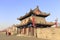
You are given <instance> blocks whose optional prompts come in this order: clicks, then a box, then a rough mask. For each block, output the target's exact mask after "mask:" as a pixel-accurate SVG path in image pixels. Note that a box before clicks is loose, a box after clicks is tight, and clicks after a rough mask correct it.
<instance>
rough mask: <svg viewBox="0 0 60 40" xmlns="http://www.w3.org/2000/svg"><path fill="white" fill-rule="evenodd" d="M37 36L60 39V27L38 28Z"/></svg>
mask: <svg viewBox="0 0 60 40" xmlns="http://www.w3.org/2000/svg"><path fill="white" fill-rule="evenodd" d="M37 38H43V39H52V40H60V28H37Z"/></svg>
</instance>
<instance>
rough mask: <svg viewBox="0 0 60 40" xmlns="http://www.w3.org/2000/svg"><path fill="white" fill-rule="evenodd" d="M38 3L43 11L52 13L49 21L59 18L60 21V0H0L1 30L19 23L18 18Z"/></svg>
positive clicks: (48, 18)
mask: <svg viewBox="0 0 60 40" xmlns="http://www.w3.org/2000/svg"><path fill="white" fill-rule="evenodd" d="M37 5H38V6H39V9H40V10H41V11H43V12H47V13H50V14H51V15H50V16H48V17H47V18H46V20H47V21H49V22H50V21H52V22H53V21H54V20H55V19H56V18H58V21H59V22H60V0H0V30H1V29H5V28H7V27H9V26H11V25H12V24H17V23H19V21H18V20H17V18H19V17H20V16H23V15H24V14H25V13H27V12H29V10H30V9H34V8H36V6H37Z"/></svg>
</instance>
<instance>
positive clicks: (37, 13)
mask: <svg viewBox="0 0 60 40" xmlns="http://www.w3.org/2000/svg"><path fill="white" fill-rule="evenodd" d="M32 15H33V16H34V17H35V19H36V20H35V25H37V24H39V25H43V26H52V25H54V23H53V22H47V21H46V20H45V17H47V16H49V15H50V14H47V13H45V12H42V11H40V10H39V7H37V8H35V9H34V10H30V12H29V13H27V14H26V15H24V16H22V17H20V18H18V20H21V23H20V24H18V25H17V26H18V27H20V26H26V25H29V24H30V23H31V24H32V20H31V19H30V17H32ZM27 17H28V19H27V20H25V19H26V18H27ZM38 17H39V18H40V17H42V19H40V20H39V18H38ZM23 19H24V20H23Z"/></svg>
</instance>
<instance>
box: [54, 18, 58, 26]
mask: <svg viewBox="0 0 60 40" xmlns="http://www.w3.org/2000/svg"><path fill="white" fill-rule="evenodd" d="M57 21H58V19H56V20H55V25H56V27H58V22H57Z"/></svg>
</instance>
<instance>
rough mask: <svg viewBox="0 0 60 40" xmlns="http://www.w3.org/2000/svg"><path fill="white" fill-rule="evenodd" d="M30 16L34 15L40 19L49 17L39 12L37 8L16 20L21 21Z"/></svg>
mask: <svg viewBox="0 0 60 40" xmlns="http://www.w3.org/2000/svg"><path fill="white" fill-rule="evenodd" d="M32 14H33V15H35V16H41V17H47V16H49V15H50V13H49V14H47V13H46V12H42V11H40V10H39V7H37V8H35V9H34V10H32V9H31V10H30V12H29V13H26V15H24V16H21V17H20V18H18V20H23V19H25V18H27V17H29V16H31V15H32Z"/></svg>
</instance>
